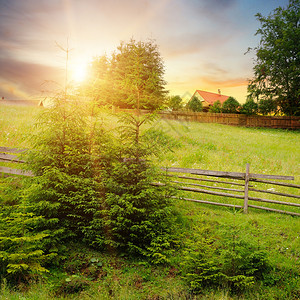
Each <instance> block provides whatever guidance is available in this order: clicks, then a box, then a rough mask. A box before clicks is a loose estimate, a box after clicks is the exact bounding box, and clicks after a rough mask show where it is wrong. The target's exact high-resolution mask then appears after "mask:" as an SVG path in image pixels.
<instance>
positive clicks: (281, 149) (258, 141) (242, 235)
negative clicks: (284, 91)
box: [0, 106, 300, 299]
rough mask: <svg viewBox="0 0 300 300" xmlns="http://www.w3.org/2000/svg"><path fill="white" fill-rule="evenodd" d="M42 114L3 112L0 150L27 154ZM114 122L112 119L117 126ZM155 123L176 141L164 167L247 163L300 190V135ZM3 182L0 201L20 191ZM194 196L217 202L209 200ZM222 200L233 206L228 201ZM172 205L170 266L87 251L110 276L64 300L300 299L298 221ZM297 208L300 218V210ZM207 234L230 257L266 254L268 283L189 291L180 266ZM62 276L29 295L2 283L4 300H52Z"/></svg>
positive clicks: (240, 166) (223, 167) (234, 168)
mask: <svg viewBox="0 0 300 300" xmlns="http://www.w3.org/2000/svg"><path fill="white" fill-rule="evenodd" d="M42 109H43V108H37V107H17V106H7V107H6V106H0V132H1V135H0V146H6V147H20V148H29V147H30V137H31V135H32V132H33V131H34V124H35V121H36V116H37V114H38V112H39V111H40V110H42ZM113 123H114V122H113V120H112V126H113ZM154 125H155V127H156V128H158V129H163V130H164V131H165V132H166V133H167V134H168V135H170V136H171V137H172V142H170V148H172V150H171V151H170V152H168V153H165V154H164V155H163V156H162V157H161V158H160V159H159V160H157V164H158V165H160V166H163V167H186V168H199V169H208V170H217V171H231V172H244V171H245V167H246V164H247V163H249V164H250V168H251V169H250V171H251V172H253V173H262V174H274V175H288V176H294V177H295V180H294V182H293V183H295V184H298V185H299V184H300V165H299V163H300V132H299V131H286V130H274V129H261V128H259V129H258V128H257V129H256V128H242V127H232V126H226V125H219V124H204V123H192V122H191V123H185V122H175V121H169V120H158V121H156V123H155V124H154ZM19 180H20V179H19ZM0 182H1V183H0V184H1V185H0V187H1V189H0V199H1V198H2V199H4V198H7V197H13V196H14V195H15V193H17V192H18V184H19V185H21V184H22V183H21V182H19V183H18V184H15V183H13V181H12V180H11V179H10V178H1V181H0ZM8 189H9V192H7V191H8ZM280 190H281V189H279V191H280ZM291 190H292V189H291ZM293 192H294V193H295V191H293ZM291 193H292V192H291ZM196 197H200V198H199V199H209V200H211V199H213V197H212V196H203V195H197V196H196ZM218 201H224V202H225V201H228V200H227V199H226V198H224V199H221V200H218ZM234 201H235V200H234ZM297 201H298V203H299V200H298V199H293V202H297ZM235 203H237V200H236V202H235ZM174 206H175V207H176V209H177V211H178V214H179V215H180V216H179V222H180V224H181V235H180V240H181V245H182V247H179V248H178V249H176V251H175V252H174V253H173V255H172V256H173V257H172V259H171V263H170V265H164V266H155V267H154V266H152V265H150V264H148V263H147V262H145V261H138V260H137V261H132V260H129V261H128V260H126V259H125V258H121V257H116V256H114V255H108V254H95V253H94V252H92V251H91V252H89V250H87V249H78V252H80V251H81V252H85V255H86V257H85V259H87V258H91V257H93V256H95V255H98V257H99V256H101V260H102V261H103V264H104V265H105V266H106V269H105V272H106V276H104V277H103V278H102V279H101V281H100V282H98V281H97V282H93V283H92V284H91V285H90V287H89V289H88V290H85V291H83V292H82V293H81V294H80V295H77V296H75V295H72V296H68V295H65V296H64V298H65V299H299V297H300V282H299V281H300V277H299V276H300V274H299V269H300V218H299V217H292V216H288V215H282V214H277V213H267V212H264V211H260V210H255V209H251V210H250V213H249V214H248V215H245V214H243V213H241V212H240V211H237V210H234V209H229V208H222V207H214V206H211V205H204V204H198V203H190V202H184V201H183V200H174ZM293 210H294V211H298V212H299V209H298V208H293ZM203 232H207V234H211V235H212V236H213V237H214V239H216V240H220V241H222V243H223V244H222V245H223V246H222V247H225V246H224V245H225V244H226V245H227V247H228V249H229V250H230V251H231V252H232V253H238V252H236V251H237V250H236V249H233V248H232V247H235V246H236V245H238V243H239V242H240V241H243V242H246V243H249V244H250V243H251V245H255V247H256V248H257V249H260V250H263V251H265V252H266V253H267V259H268V261H270V262H271V266H272V268H273V269H272V271H271V272H270V274H271V275H269V277H268V278H264V284H263V283H262V281H260V282H259V283H257V284H256V285H255V287H254V288H252V289H251V290H246V291H244V292H243V293H242V294H240V295H231V294H230V293H229V292H228V290H226V288H225V289H220V290H219V289H213V288H210V287H206V288H204V289H203V290H202V292H200V293H198V294H195V293H192V291H191V290H190V289H189V288H188V286H187V284H186V281H184V280H183V279H182V277H183V276H182V274H181V269H180V268H181V260H182V257H183V256H185V257H186V256H187V254H186V250H184V247H191V248H194V250H195V251H197V249H196V248H197V245H199V247H201V243H200V236H202V235H203V234H204V233H203ZM232 245H235V246H232ZM202 246H203V245H202ZM220 247H221V246H220ZM68 253H69V255H70V257H72V258H74V257H76V255H77V254H76V251H73V250H71V249H69V252H68ZM71 261H72V259H71ZM74 262H75V260H74ZM185 267H186V266H185ZM182 268H183V267H182ZM63 276H71V275H66V274H56V275H55V276H54V275H53V274H52V277H51V278H50V279H49V282H50V283H48V284H46V283H42V282H39V283H37V284H32V286H31V289H29V290H27V289H23V290H21V291H20V290H17V291H12V290H10V289H9V288H8V287H7V286H6V285H5V284H3V285H2V290H1V293H2V294H0V299H49V297H50V296H49V295H51V293H52V292H51V291H52V290H53V285H55V282H56V281H57V280H58V278H63ZM53 282H54V283H53ZM52 297H54V296H52ZM60 297H61V298H63V296H60ZM77 297H78V298H77ZM54 298H55V299H58V298H59V297H58V296H56V297H54Z"/></svg>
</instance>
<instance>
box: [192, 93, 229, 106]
mask: <svg viewBox="0 0 300 300" xmlns="http://www.w3.org/2000/svg"><path fill="white" fill-rule="evenodd" d="M193 97H197V98H198V99H199V100H200V101H201V102H202V105H203V111H208V110H209V108H210V107H211V106H213V104H214V103H215V102H217V101H218V100H219V101H220V102H221V104H223V103H224V102H225V101H226V100H227V99H228V98H229V96H225V95H221V91H220V90H218V94H216V93H211V92H206V91H202V90H196V92H195V93H194V95H193V96H192V98H193ZM192 98H191V99H192Z"/></svg>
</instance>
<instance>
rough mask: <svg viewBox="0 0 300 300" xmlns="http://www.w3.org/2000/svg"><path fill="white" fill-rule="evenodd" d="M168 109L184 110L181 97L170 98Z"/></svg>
mask: <svg viewBox="0 0 300 300" xmlns="http://www.w3.org/2000/svg"><path fill="white" fill-rule="evenodd" d="M167 105H168V108H169V109H171V110H172V111H173V110H175V111H176V110H180V109H182V108H183V103H182V98H181V97H180V96H179V95H176V96H170V97H169V98H168V101H167Z"/></svg>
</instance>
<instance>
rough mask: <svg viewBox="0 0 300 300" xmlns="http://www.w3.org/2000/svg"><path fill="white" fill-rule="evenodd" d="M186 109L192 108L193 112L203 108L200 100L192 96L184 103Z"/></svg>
mask: <svg viewBox="0 0 300 300" xmlns="http://www.w3.org/2000/svg"><path fill="white" fill-rule="evenodd" d="M186 107H187V109H189V110H192V111H194V112H199V111H202V110H203V105H202V102H201V101H200V100H199V99H198V98H197V97H196V96H194V97H193V98H192V99H191V100H190V101H189V102H188V103H187V105H186Z"/></svg>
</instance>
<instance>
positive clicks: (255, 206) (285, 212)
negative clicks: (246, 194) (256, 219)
mask: <svg viewBox="0 0 300 300" xmlns="http://www.w3.org/2000/svg"><path fill="white" fill-rule="evenodd" d="M248 207H253V208H258V209H263V210H267V211H273V212H278V213H281V214H287V215H292V216H298V217H300V214H298V213H295V212H292V211H285V210H281V209H275V208H269V207H264V206H257V205H252V204H249V205H248Z"/></svg>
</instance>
